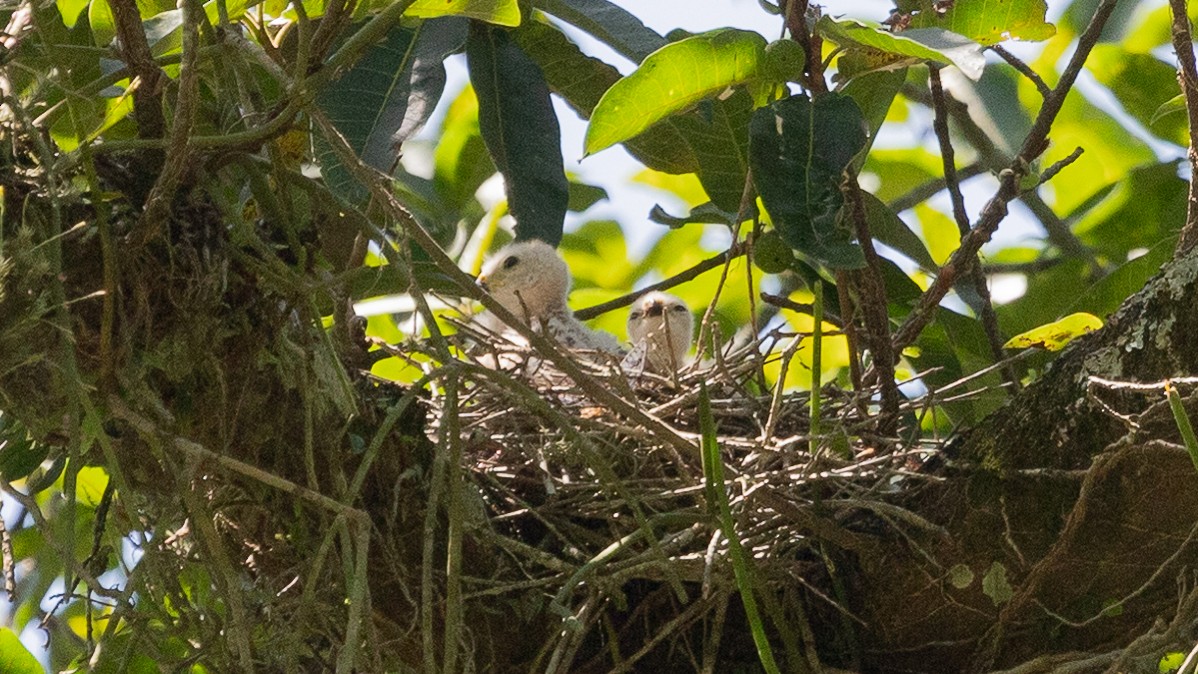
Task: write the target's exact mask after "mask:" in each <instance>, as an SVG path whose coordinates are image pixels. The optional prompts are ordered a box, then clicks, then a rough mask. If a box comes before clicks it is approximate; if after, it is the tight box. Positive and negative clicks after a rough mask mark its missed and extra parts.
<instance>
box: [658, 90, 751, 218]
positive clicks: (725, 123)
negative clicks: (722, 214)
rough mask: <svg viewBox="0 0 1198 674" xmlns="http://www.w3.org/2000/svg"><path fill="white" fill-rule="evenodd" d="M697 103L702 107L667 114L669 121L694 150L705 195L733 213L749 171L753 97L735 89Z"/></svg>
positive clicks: (736, 209)
mask: <svg viewBox="0 0 1198 674" xmlns="http://www.w3.org/2000/svg"><path fill="white" fill-rule="evenodd" d="M701 107H702V108H703V109H702V110H694V111H691V112H690V113H687V114H685V115H676V116H674V117H671V118H670V120H669V124H671V125H672V126H673V127H674V128H675V129H677V130H678V131H679V132H680V133H682V136H683V138H685V139H686V143H687V145H688V146H690V148H691V151H692V152H694V155H695V158H696V160H697V161H698V163H699V171H698V177H699V182H700V183H701V184H702V185H703V191H705V192H707V197H708V198H709V199H711V201H712V202H713V203H714V204H715V205H716V206H718V207H719V208H721V209H722V210H725V211H728V212H730V213H736V212H737V211H739V210H740V202H741V198H742V197H743V195H744V191H745V180H746V178H747V176H748V174H749V122H750V120H751V119H752V116H753V98H752V97H751V96H749V94H748V93H747V92H745V91H743V90H737V91H736V92H735V93H733V94H732V95H731V96H729V97H727V98H725V99H723V100H715V101H708V102H705V103H704V104H703V106H701ZM703 112H707V113H708V114H706V115H704V114H703Z"/></svg>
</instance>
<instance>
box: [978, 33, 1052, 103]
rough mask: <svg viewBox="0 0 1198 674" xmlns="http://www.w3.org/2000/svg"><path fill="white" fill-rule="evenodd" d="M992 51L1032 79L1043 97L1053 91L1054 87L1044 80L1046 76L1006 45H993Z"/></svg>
mask: <svg viewBox="0 0 1198 674" xmlns="http://www.w3.org/2000/svg"><path fill="white" fill-rule="evenodd" d="M990 51H992V52H994V53H995V54H998V55H999V57H1001V58H1002V60H1004V61H1006V62H1007V63H1009V64H1010V65H1011V67H1012V68H1014V69H1015V70H1018V71H1019V74H1020V75H1023V76H1024V77H1026V78H1028V79H1029V80H1031V82H1032V84H1034V85H1036V91H1039V92H1040V96H1041V97H1043V98H1048V96H1049V94H1051V93H1052V87H1049V86H1048V85H1047V84H1046V83H1045V82H1044V78H1042V77H1040V75H1039V74H1037V73H1036V71H1035V70H1032V69H1031V67H1030V66H1029V65H1028V64H1026V63H1024V62H1023V60H1022V59H1020V58H1019V57H1018V56H1016V55H1014V54H1012V53H1011V52H1009V51H1007V48H1006V47H1004V46H1002V45H1001V44H996V45H991V46H990Z"/></svg>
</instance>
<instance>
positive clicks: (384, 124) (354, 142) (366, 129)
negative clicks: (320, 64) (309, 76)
mask: <svg viewBox="0 0 1198 674" xmlns="http://www.w3.org/2000/svg"><path fill="white" fill-rule="evenodd" d="M465 37H466V21H465V20H464V19H459V18H444V19H433V20H429V21H422V22H419V23H416V24H414V25H404V26H397V27H395V28H393V29H391V31H390V32H389V33H388V34H387V36H386V38H385V39H384V40H383V41H382V42H379V43H378V44H376V45H373V46H372V47H370V48H369V49H368V50H367V51H366V52H365V53H364V54H363V55H362V57H361V58H360V59H359V60H358V62H357V63H355V64H354V66H353V67H352V68H350V69H349V70H347V71H346V72H345V74H344V75H342V76H341V77H340V78H338V79H337V80H335V81H333V82H331V83H330V84H329V85H328V86H327V87H325V88H324V90H323V91H321V92H320V95H319V96H318V98H317V105H318V106H320V108H321V109H322V110H324V112H325V114H327V115H328V117H329V120H330V121H332V123H333V125H334V126H336V127H337V129H338V130H339V131H340V132H341V133H342V135H344V136H345V139H346V140H347V141H348V142H349V144H350V147H352V148H353V149H354V151H355V152H357V153H358V155H359V156H360V157H361V158H362V161H364V162H365V163H366V164H368V165H370V166H373V167H374V168H376V169H378V170H380V171H383V172H385V173H390V172H391V171H392V170H393V169H394V168H395V164H396V162H397V161H398V160H399V146H400V144H401V143H402V142H403V141H405V140H407V139H408V138H410V137H411V136H412V135H413V134H415V133H416V132H417V131H419V130H420V128H421V127H423V126H424V124H425V122H427V121H428V118H429V116H430V115H432V112H433V109H434V108H435V107H436V105H437V101H438V100H440V98H441V92H442V91H443V90H444V88H445V65H444V60H445V57H446V56H447V55H449V54H450V53H452V52H453V51H455V50H457V49H458V48H459V47H460V46H461V44H462V42H463V41H464V40H465ZM317 142H318V149H319V150H320V163H321V167H322V169H323V173H324V178H325V181H326V183H327V184H328V186H329V189H330V190H332V191H333V192H334V193H335V194H339V195H341V196H344V197H346V198H347V199H349V200H350V201H352V202H356V201H360V200H361V199H362V198H364V196H365V188H363V187H362V186H360V185H359V184H358V183H357V182H356V181H355V180H354V179H353V178H351V177H350V175H349V173H348V172H347V171H345V169H344V168H343V167H342V165H341V163H340V161H339V160H338V159H337V157H336V155H335V154H334V153H333V152H332V150H331V149H330V148H329V147H328V145H327V144H325V143H324V142H323V141H320V140H318V141H317Z"/></svg>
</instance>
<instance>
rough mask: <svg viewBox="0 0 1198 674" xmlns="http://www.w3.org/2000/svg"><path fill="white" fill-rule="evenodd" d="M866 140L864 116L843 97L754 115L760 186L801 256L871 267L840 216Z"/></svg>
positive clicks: (799, 99)
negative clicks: (847, 179) (847, 172)
mask: <svg viewBox="0 0 1198 674" xmlns="http://www.w3.org/2000/svg"><path fill="white" fill-rule="evenodd" d="M866 140H867V138H866V132H865V122H864V120H863V119H862V118H861V110H860V109H859V108H858V107H857V104H856V103H854V102H853V99H851V98H849V97H847V96H844V95H842V94H826V95H824V96H821V97H820V98H818V99H816V100H815V102H814V103H813V102H812V101H811V100H810V99H808V98H807V97H806V96H801V95H800V96H791V97H789V98H785V99H783V100H781V101H777V102H775V103H772V104H771V105H769V106H768V107H765V108H761V109H760V110H758V111H757V112H755V113H754V114H753V121H752V128H751V131H750V144H749V153H750V159H751V161H752V165H753V181H754V183H755V184H756V185H757V192H758V193H759V194H760V195H761V201H762V203H764V204H765V208H766V210H767V211H769V214H770V217H771V218H772V219H773V223H774V229H776V230H777V231H778V233H779V234H781V235H782V238H783V240H785V241H786V242H787V243H789V244H790V245H791V246H792V247H794V248H795V249H796V250H798V251H799V252H801V253H804V254H806V255H809V256H811V257H814V258H815V259H817V260H819V261H820V262H822V263H824V264H827V265H829V266H832V267H841V268H844V267H857V266H860V265H861V264H862V263H863V262H864V258H863V256H862V254H861V249H860V247H858V246H857V245H856V244H855V243H854V242H853V237H852V235H851V234H850V233H849V232H848V231H847V230H845V229H843V228H841V226H840V225H839V224H838V223H837V214H838V212H839V211H840V207H841V205H842V204H843V202H844V197H843V195H842V194H841V192H840V183H841V178H842V176H843V173H844V169H845V168H846V167H847V166H848V165H849V162H851V161H852V160H853V158H854V157H856V155H857V153H858V152H860V151H861V150H862V148H864V147H865V144H866Z"/></svg>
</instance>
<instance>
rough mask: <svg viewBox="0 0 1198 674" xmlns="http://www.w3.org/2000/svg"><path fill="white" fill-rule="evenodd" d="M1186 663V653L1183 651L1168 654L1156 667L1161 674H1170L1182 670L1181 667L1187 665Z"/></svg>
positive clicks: (1162, 657) (1163, 656)
mask: <svg viewBox="0 0 1198 674" xmlns="http://www.w3.org/2000/svg"><path fill="white" fill-rule="evenodd" d="M1185 661H1186V654H1185V653H1183V652H1181V651H1174V652H1172V653H1166V654H1164V655H1162V656H1161V659H1160V662H1158V663H1157V665H1156V668H1157V671H1159V672H1160V673H1161V674H1169V673H1170V672H1176V671H1177V670H1179V669H1181V666H1182V664H1184V663H1185Z"/></svg>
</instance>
